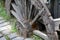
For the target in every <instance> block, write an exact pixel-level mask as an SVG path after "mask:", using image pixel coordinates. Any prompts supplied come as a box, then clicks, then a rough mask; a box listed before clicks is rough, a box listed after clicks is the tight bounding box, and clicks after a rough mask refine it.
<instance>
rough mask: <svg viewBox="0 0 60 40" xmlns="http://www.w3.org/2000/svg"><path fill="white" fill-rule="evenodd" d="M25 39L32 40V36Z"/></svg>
mask: <svg viewBox="0 0 60 40" xmlns="http://www.w3.org/2000/svg"><path fill="white" fill-rule="evenodd" d="M25 40H33V39H32V38H26V39H25Z"/></svg>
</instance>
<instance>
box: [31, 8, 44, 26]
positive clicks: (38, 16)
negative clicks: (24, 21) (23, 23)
mask: <svg viewBox="0 0 60 40" xmlns="http://www.w3.org/2000/svg"><path fill="white" fill-rule="evenodd" d="M43 11H44V8H42V10H41V11H39V13H38V14H37V15H36V16H35V18H34V19H33V20H32V21H31V22H30V24H31V25H32V24H33V23H34V22H35V21H36V20H37V18H38V17H39V16H40V15H41V13H42V12H43Z"/></svg>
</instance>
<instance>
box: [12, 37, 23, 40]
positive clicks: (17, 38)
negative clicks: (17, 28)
mask: <svg viewBox="0 0 60 40" xmlns="http://www.w3.org/2000/svg"><path fill="white" fill-rule="evenodd" d="M12 40H24V38H23V37H16V38H14V39H12Z"/></svg>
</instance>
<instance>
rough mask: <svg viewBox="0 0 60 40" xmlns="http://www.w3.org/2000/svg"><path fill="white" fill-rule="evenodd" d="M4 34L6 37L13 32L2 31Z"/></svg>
mask: <svg viewBox="0 0 60 40" xmlns="http://www.w3.org/2000/svg"><path fill="white" fill-rule="evenodd" d="M2 33H3V34H4V35H8V34H10V33H11V31H10V30H4V31H2Z"/></svg>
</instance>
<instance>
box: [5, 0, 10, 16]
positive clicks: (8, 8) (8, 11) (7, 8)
mask: <svg viewBox="0 0 60 40" xmlns="http://www.w3.org/2000/svg"><path fill="white" fill-rule="evenodd" d="M10 3H11V0H5V8H6V11H7V15H9V16H10Z"/></svg>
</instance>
